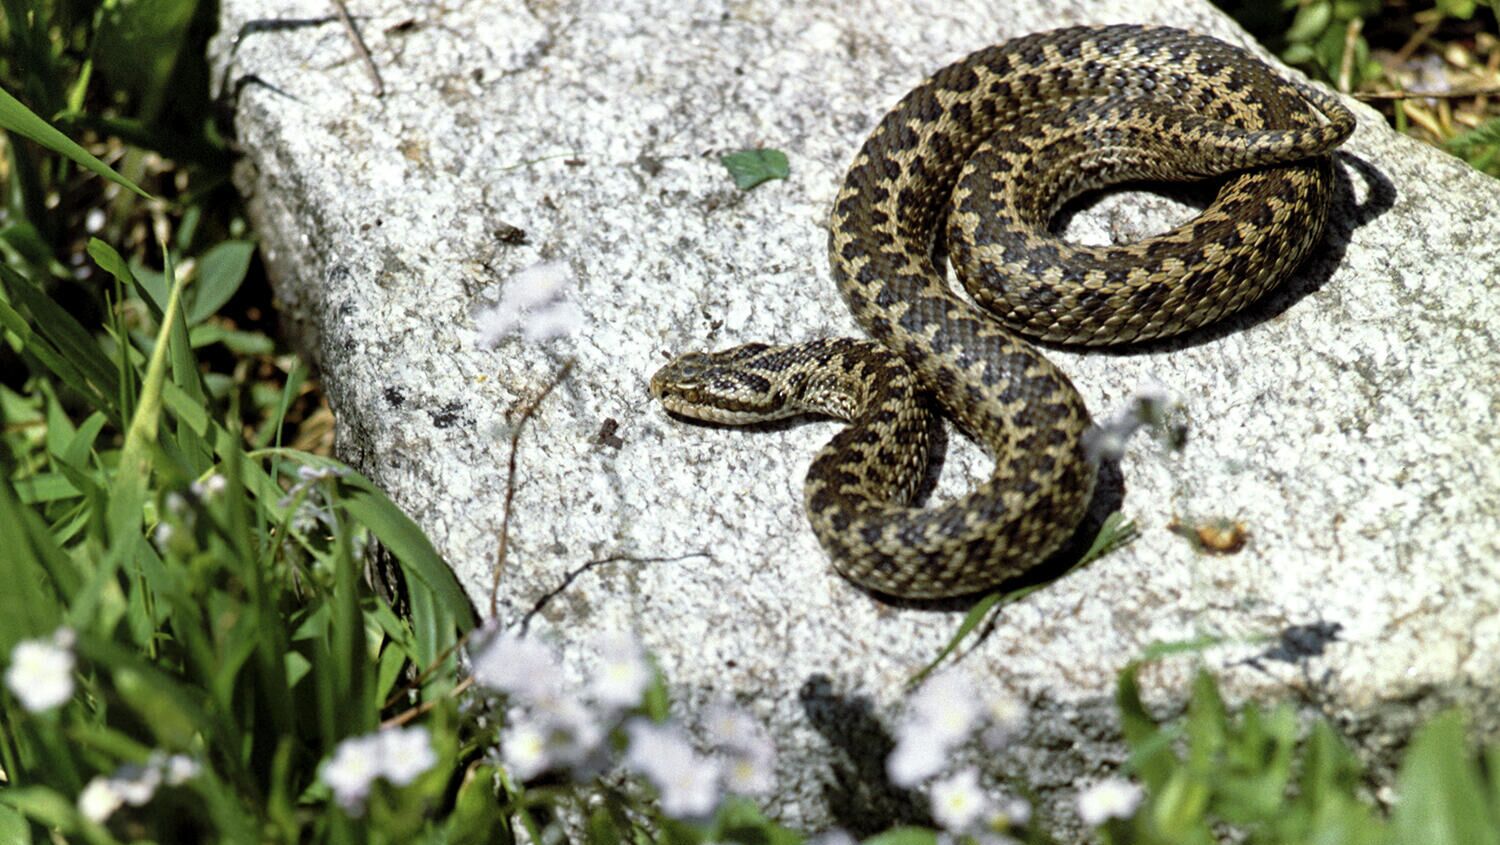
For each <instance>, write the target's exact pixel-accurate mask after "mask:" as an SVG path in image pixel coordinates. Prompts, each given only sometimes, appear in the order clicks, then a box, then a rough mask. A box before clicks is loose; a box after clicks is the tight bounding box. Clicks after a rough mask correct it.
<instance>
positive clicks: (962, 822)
mask: <svg viewBox="0 0 1500 845" xmlns="http://www.w3.org/2000/svg"><path fill="white" fill-rule="evenodd" d="M931 796H932V818H933V821H936V822H937V823H938V824H939V825H940V826H942V827H943V829H945V830H948V831H952V832H953V833H964V832H967V831H968V830H969V829H970V828H972V827H974V823H975V822H977V821H979V820H980V819H981V818H982V817H983V816H984V814H985V813H986V811H987V810H988V809H989V805H988V802H987V801H986V800H985V797H984V793H983V792H981V791H980V790H979V771H978V770H977V769H974V768H972V767H971V768H967V769H964V770H963V771H960V772H958V773H957V774H955V775H953V776H951V777H948V778H944V779H943V780H940V781H938V782H936V783H934V784H933V785H932V793H931Z"/></svg>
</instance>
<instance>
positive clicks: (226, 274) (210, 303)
mask: <svg viewBox="0 0 1500 845" xmlns="http://www.w3.org/2000/svg"><path fill="white" fill-rule="evenodd" d="M254 255H255V243H254V242H253V241H224V242H223V243H219V244H215V245H214V246H213V248H212V249H210V250H209V251H208V252H205V253H204V254H203V257H202V258H199V259H198V280H197V282H196V283H195V284H194V285H193V295H192V296H190V297H188V299H189V302H188V306H187V322H188V325H190V326H192V325H196V324H198V323H201V322H203V321H204V320H206V319H208V318H209V317H211V316H213V314H214V313H215V312H217V311H218V310H219V309H220V308H222V307H224V303H226V302H228V301H229V300H230V299H231V298H232V297H233V296H234V293H235V291H237V290H239V289H240V284H241V283H242V282H244V281H245V273H246V272H248V271H249V269H250V259H251V258H252V257H253V256H254Z"/></svg>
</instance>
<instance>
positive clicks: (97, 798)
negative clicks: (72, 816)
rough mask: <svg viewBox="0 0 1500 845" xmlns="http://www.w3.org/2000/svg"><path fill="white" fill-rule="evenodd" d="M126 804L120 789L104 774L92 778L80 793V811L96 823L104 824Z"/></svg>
mask: <svg viewBox="0 0 1500 845" xmlns="http://www.w3.org/2000/svg"><path fill="white" fill-rule="evenodd" d="M124 804H125V799H124V798H123V797H121V796H120V793H119V790H117V789H115V785H114V784H113V783H111V782H110V779H109V778H107V777H105V776H103V775H96V776H95V777H93V778H92V779H90V780H89V782H88V785H86V786H85V787H84V788H83V791H82V792H80V793H78V812H79V813H80V814H81V815H82V816H83V817H84V818H86V819H88V820H89V821H91V822H93V823H94V824H104V822H106V821H108V820H109V817H110V816H112V815H114V813H115V811H116V810H118V809H120V807H121V806H123V805H124Z"/></svg>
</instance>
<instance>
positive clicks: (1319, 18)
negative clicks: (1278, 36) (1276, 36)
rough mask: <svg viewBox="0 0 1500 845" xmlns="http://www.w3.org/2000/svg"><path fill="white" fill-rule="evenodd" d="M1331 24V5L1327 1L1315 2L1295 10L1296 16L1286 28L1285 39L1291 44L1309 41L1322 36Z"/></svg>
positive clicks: (1318, 0) (1319, 0)
mask: <svg viewBox="0 0 1500 845" xmlns="http://www.w3.org/2000/svg"><path fill="white" fill-rule="evenodd" d="M1332 22H1333V4H1332V3H1331V2H1329V0H1316V2H1312V3H1308V4H1307V5H1305V6H1303V7H1301V8H1300V9H1298V10H1297V16H1296V17H1295V18H1293V19H1292V25H1291V26H1290V27H1288V28H1287V31H1286V36H1285V38H1286V40H1287V41H1288V42H1289V43H1292V44H1296V43H1299V42H1305V41H1311V40H1313V39H1314V38H1317V37H1318V36H1319V35H1322V34H1323V31H1324V30H1326V29H1328V24H1330V23H1332Z"/></svg>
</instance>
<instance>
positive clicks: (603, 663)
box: [592, 634, 651, 708]
mask: <svg viewBox="0 0 1500 845" xmlns="http://www.w3.org/2000/svg"><path fill="white" fill-rule="evenodd" d="M596 644H597V646H598V649H599V658H600V666H599V672H598V674H597V675H595V676H594V682H593V685H592V690H593V693H594V699H595V700H596V701H598V702H599V703H600V704H603V705H605V706H607V707H618V708H629V707H635V706H637V705H639V704H640V703H641V696H643V695H645V694H646V687H648V686H650V685H651V664H650V663H649V662H647V660H646V651H645V649H643V648H642V647H641V643H640V640H638V639H636V638H635V637H633V636H631V635H629V634H606V635H604V636H602V637H600V638H599V639H598V640H597V643H596Z"/></svg>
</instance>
